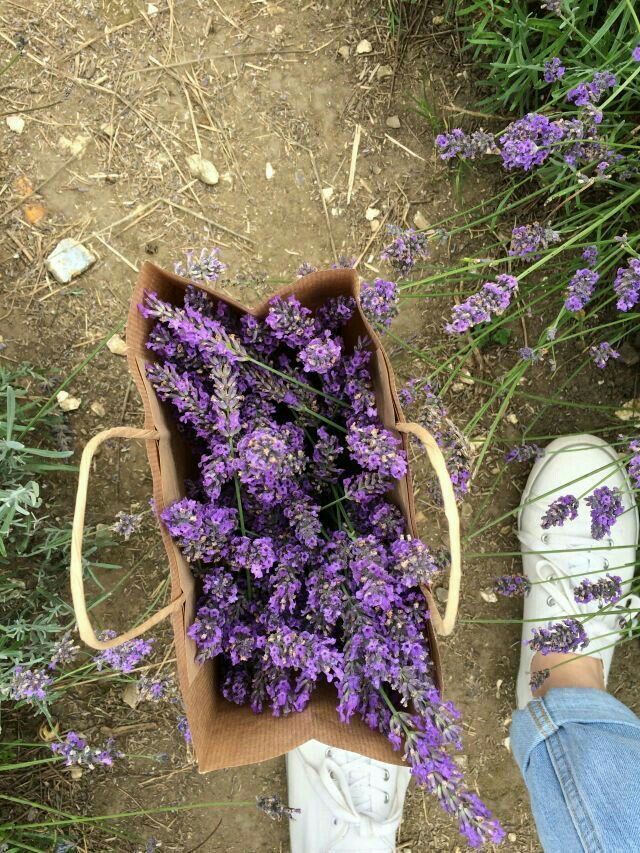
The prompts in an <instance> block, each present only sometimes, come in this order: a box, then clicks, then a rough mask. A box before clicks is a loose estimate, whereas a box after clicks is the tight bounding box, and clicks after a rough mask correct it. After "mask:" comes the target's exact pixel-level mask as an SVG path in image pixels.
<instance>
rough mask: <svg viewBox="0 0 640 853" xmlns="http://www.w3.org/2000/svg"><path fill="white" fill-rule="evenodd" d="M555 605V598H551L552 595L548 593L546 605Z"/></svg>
mask: <svg viewBox="0 0 640 853" xmlns="http://www.w3.org/2000/svg"><path fill="white" fill-rule="evenodd" d="M555 606H556V600H555V598H552V597H551V596H550V595H549V596H548V597H547V607H555Z"/></svg>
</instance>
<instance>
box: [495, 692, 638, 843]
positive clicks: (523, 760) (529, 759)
mask: <svg viewBox="0 0 640 853" xmlns="http://www.w3.org/2000/svg"><path fill="white" fill-rule="evenodd" d="M511 748H512V750H513V754H514V756H515V759H516V761H517V762H518V765H519V767H520V770H521V771H522V775H523V777H524V781H525V783H526V785H527V788H528V789H529V796H530V797H531V808H532V811H533V815H534V818H535V821H536V827H537V829H538V835H539V837H540V842H541V844H542V846H543V848H544V850H545V853H583V851H587V853H637V851H640V719H638V717H636V715H635V714H634V713H633V712H632V711H630V710H629V708H627V707H626V706H625V705H623V704H622V703H621V702H618V700H617V699H614V698H613V696H611V695H610V694H608V693H605V692H604V691H602V690H593V689H588V688H579V687H563V688H559V689H558V688H555V689H551V690H549V692H548V693H547V695H546V696H545V697H544V699H534V700H533V701H532V702H530V703H529V704H528V705H527V707H526V708H525V709H524V710H523V711H515V712H514V715H513V723H512V724H511Z"/></svg>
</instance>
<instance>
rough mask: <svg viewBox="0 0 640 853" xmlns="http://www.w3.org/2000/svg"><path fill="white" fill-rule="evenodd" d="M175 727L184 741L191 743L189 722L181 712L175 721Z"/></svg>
mask: <svg viewBox="0 0 640 853" xmlns="http://www.w3.org/2000/svg"><path fill="white" fill-rule="evenodd" d="M176 728H177V729H178V731H179V732H180V734H181V735H182V737H183V738H184V741H185V743H191V741H192V738H191V729H190V727H189V723H188V722H187V718H186V717H185V716H184V714H181V715H180V716H179V717H178V719H177V722H176Z"/></svg>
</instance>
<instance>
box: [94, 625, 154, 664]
mask: <svg viewBox="0 0 640 853" xmlns="http://www.w3.org/2000/svg"><path fill="white" fill-rule="evenodd" d="M116 636H117V634H116V632H115V631H112V630H107V631H101V632H100V634H99V635H98V639H99V640H113V638H114V637H116ZM152 647H153V640H143V639H138V640H127V642H126V643H121V644H120V645H119V646H114V647H113V648H112V649H104V650H103V651H101V652H98V654H97V655H96V656H95V658H94V660H95V663H96V667H97V668H98V669H99V670H102V669H105V668H106V667H108V668H109V669H115V670H117V671H118V672H131V671H132V670H133V669H135V667H136V666H137V665H138V664H139V663H140V661H141V660H142V659H143V658H145V657H146V656H147V655H148V654H150V653H151V649H152Z"/></svg>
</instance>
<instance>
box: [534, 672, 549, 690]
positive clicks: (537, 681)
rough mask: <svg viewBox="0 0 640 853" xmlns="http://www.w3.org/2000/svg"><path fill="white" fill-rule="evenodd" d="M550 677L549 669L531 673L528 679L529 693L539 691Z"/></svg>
mask: <svg viewBox="0 0 640 853" xmlns="http://www.w3.org/2000/svg"><path fill="white" fill-rule="evenodd" d="M550 675H551V670H550V669H538V670H536V672H532V673H531V678H530V679H529V686H530V687H531V692H532V693H536V692H537V691H538V690H540V688H541V687H542V685H543V684H544V683H545V681H546V680H547V678H549V676H550Z"/></svg>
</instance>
